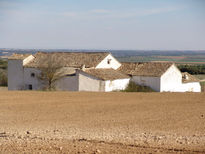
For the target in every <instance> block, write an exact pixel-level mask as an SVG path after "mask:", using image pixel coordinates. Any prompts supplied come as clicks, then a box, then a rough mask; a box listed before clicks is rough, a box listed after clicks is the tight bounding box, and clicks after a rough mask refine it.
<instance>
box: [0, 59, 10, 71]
mask: <svg viewBox="0 0 205 154" xmlns="http://www.w3.org/2000/svg"><path fill="white" fill-rule="evenodd" d="M7 67H8V63H7V61H6V60H2V59H0V69H4V70H6V69H7Z"/></svg>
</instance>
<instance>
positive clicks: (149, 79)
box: [118, 62, 201, 92]
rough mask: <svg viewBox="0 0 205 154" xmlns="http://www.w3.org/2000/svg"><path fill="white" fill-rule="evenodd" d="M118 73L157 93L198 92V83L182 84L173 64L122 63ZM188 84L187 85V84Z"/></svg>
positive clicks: (179, 72)
mask: <svg viewBox="0 0 205 154" xmlns="http://www.w3.org/2000/svg"><path fill="white" fill-rule="evenodd" d="M118 71H120V72H122V73H125V74H128V75H130V76H131V81H133V82H135V83H136V84H138V85H143V86H148V87H150V88H152V89H153V90H155V91H158V92H200V91H201V86H200V84H199V82H197V81H196V80H195V82H192V83H190V82H189V81H187V83H184V81H185V80H184V79H183V75H182V73H181V71H180V70H179V69H178V68H177V66H176V65H175V64H174V63H168V62H144V63H122V65H121V67H120V68H119V69H118ZM188 82H189V83H188Z"/></svg>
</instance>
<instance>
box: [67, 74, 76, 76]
mask: <svg viewBox="0 0 205 154" xmlns="http://www.w3.org/2000/svg"><path fill="white" fill-rule="evenodd" d="M66 76H76V74H75V73H74V74H67V75H66Z"/></svg>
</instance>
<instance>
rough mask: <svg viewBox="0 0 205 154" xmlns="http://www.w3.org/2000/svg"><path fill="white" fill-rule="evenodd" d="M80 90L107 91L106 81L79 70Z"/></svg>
mask: <svg viewBox="0 0 205 154" xmlns="http://www.w3.org/2000/svg"><path fill="white" fill-rule="evenodd" d="M77 73H78V76H79V91H105V82H104V81H102V80H99V79H97V78H95V77H93V76H91V75H89V74H87V73H84V72H82V71H78V72H77Z"/></svg>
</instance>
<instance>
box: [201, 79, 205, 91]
mask: <svg viewBox="0 0 205 154" xmlns="http://www.w3.org/2000/svg"><path fill="white" fill-rule="evenodd" d="M200 84H201V91H202V92H205V81H204V82H200Z"/></svg>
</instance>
